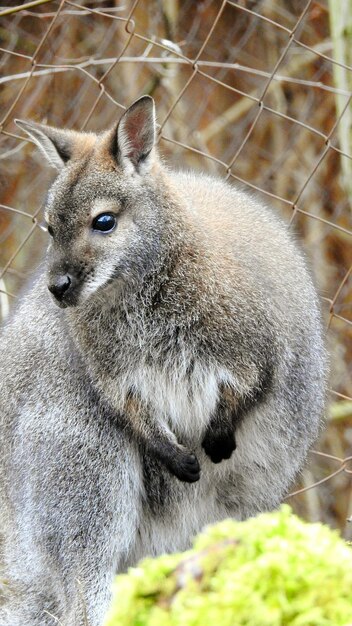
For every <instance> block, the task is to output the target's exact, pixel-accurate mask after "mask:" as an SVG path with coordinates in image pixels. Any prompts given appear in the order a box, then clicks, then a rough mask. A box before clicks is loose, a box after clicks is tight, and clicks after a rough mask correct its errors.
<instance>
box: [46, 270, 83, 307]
mask: <svg viewBox="0 0 352 626" xmlns="http://www.w3.org/2000/svg"><path fill="white" fill-rule="evenodd" d="M79 286H80V285H79V282H78V280H77V278H76V277H75V276H74V274H73V273H71V272H70V273H66V274H59V273H58V274H52V273H50V277H49V284H48V289H49V291H50V293H52V295H53V296H54V299H55V303H56V304H58V306H60V307H62V308H64V307H67V306H76V305H77V303H78V292H79Z"/></svg>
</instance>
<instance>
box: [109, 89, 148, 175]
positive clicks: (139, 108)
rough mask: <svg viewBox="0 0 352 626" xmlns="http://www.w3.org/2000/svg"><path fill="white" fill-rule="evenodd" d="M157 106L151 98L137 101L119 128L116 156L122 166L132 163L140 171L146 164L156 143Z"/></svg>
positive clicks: (124, 115)
mask: <svg viewBox="0 0 352 626" xmlns="http://www.w3.org/2000/svg"><path fill="white" fill-rule="evenodd" d="M155 125H156V119H155V104H154V100H153V98H151V96H142V98H139V100H136V102H134V103H133V104H132V105H131V106H130V107H129V108H128V109H127V111H125V113H124V114H123V116H122V117H121V119H120V121H119V123H118V126H117V137H116V148H117V154H116V155H115V156H116V158H117V159H118V161H119V162H120V164H121V165H122V166H123V165H126V162H127V163H128V162H130V163H132V165H133V166H134V168H135V169H138V168H139V166H140V165H141V163H146V162H147V161H148V157H149V155H150V153H151V151H152V149H153V146H154V143H155Z"/></svg>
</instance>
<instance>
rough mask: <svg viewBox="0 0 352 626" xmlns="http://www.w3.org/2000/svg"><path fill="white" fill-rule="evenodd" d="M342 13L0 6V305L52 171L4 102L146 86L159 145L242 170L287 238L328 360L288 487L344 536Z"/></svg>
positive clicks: (208, 0)
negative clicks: (318, 305) (317, 303)
mask: <svg viewBox="0 0 352 626" xmlns="http://www.w3.org/2000/svg"><path fill="white" fill-rule="evenodd" d="M351 15H352V3H351V0H336V1H335V0H330V3H329V2H325V1H324V0H322V1H320V2H318V1H314V0H308V1H307V0H296V1H295V2H291V1H290V0H239V1H238V2H232V1H230V0H224V1H221V0H200V1H197V2H194V1H191V0H149V1H143V0H135V1H133V2H131V1H128V0H126V2H123V1H121V2H120V1H119V0H115V2H114V1H113V0H86V1H85V2H83V1H82V2H81V3H78V2H73V1H71V0H60V1H59V0H34V1H32V2H27V3H21V4H20V5H17V4H16V3H15V2H9V3H8V5H7V6H4V7H3V8H2V9H0V18H1V22H0V42H1V47H0V53H1V57H0V67H1V76H0V86H1V92H0V102H1V109H0V111H1V114H0V141H1V148H0V161H1V174H0V177H1V178H0V179H1V190H2V199H1V204H0V241H1V249H0V308H1V315H2V317H6V316H7V314H8V313H9V311H10V309H11V308H12V306H13V305H14V304H15V302H16V298H18V297H20V295H19V294H20V292H21V289H22V287H23V285H25V284H26V283H27V282H28V280H30V279H31V276H33V274H34V273H35V272H36V270H37V268H38V266H39V265H40V263H41V258H42V254H43V250H44V248H45V243H46V237H47V235H46V232H45V228H43V226H42V224H41V220H42V213H41V206H42V202H43V197H44V194H45V190H46V188H47V186H48V184H49V183H50V180H51V179H52V178H51V177H52V173H51V170H50V169H49V168H47V167H44V168H43V163H42V157H41V156H40V154H38V152H37V150H36V149H35V148H34V146H33V144H32V143H31V142H30V141H29V140H28V138H26V137H23V136H21V135H19V134H18V130H17V128H16V126H15V125H14V122H13V120H14V118H16V117H18V118H24V119H32V120H36V121H42V122H45V123H49V124H51V125H57V126H61V127H63V126H65V127H68V128H75V129H77V130H87V131H89V130H94V131H100V130H104V129H106V128H107V127H108V126H109V125H112V124H114V123H116V121H117V119H118V118H119V116H120V115H121V113H122V112H123V111H124V110H125V108H126V107H127V106H128V105H129V104H130V103H131V102H132V101H133V100H134V99H136V98H137V97H139V96H140V95H142V94H150V95H152V96H153V97H154V98H155V99H156V102H157V111H158V119H159V134H158V142H159V144H160V150H161V152H162V154H163V155H165V158H166V159H167V160H168V161H169V162H170V163H171V164H172V165H174V166H175V167H192V168H194V169H198V170H206V171H208V172H210V173H213V174H216V175H219V176H222V177H224V178H225V179H227V180H229V181H230V182H233V183H234V184H241V185H244V186H245V187H247V188H248V190H249V191H250V192H251V193H256V194H259V195H260V196H261V197H262V200H263V202H265V203H270V204H272V205H274V206H275V207H276V209H277V210H278V211H279V212H281V213H282V214H283V215H284V217H285V218H286V219H287V221H288V223H289V227H290V228H293V229H294V230H295V231H296V232H297V234H298V237H299V238H300V239H301V240H302V245H303V247H304V248H305V250H306V252H307V255H308V257H309V259H310V262H311V265H312V269H313V271H314V274H315V277H316V282H317V285H318V288H319V291H320V294H321V299H322V307H323V310H324V314H325V321H326V328H327V341H328V345H329V349H330V352H331V355H332V356H331V364H332V367H331V370H332V371H331V385H330V386H331V389H330V399H329V408H328V425H327V429H326V431H325V433H324V435H323V437H322V439H321V441H320V442H319V444H318V449H317V450H315V451H314V452H312V453H311V458H310V462H309V464H308V466H307V468H306V469H305V471H304V472H303V474H302V477H301V485H298V486H297V489H296V491H295V492H294V497H290V503H291V504H292V505H293V506H294V508H295V509H296V511H297V512H299V513H300V514H301V515H303V516H305V517H306V518H308V519H310V520H321V521H324V522H327V523H330V524H331V525H333V526H336V527H339V528H340V529H341V530H342V532H343V533H344V536H345V537H347V538H351V537H352V530H351V527H350V526H349V524H348V518H349V516H350V515H351V514H352V498H351V481H350V474H351V473H352V377H351V366H350V363H351V356H352V294H351V284H352V246H351V242H352V240H351V236H352V227H351V201H352V160H351V159H352V156H351V155H352V107H351V99H352V53H351V51H350V49H351V44H352V17H351ZM288 306H289V303H288ZM351 526H352V524H351Z"/></svg>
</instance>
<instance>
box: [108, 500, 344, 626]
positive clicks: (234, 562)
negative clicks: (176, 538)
mask: <svg viewBox="0 0 352 626" xmlns="http://www.w3.org/2000/svg"><path fill="white" fill-rule="evenodd" d="M351 563H352V550H351V548H350V546H348V545H347V544H346V543H345V542H344V541H343V540H342V539H341V538H340V537H339V536H338V534H337V533H336V532H334V531H332V530H330V529H329V528H327V527H326V526H323V525H322V524H309V523H305V522H303V521H302V520H301V519H299V518H298V517H296V516H295V515H293V513H292V512H291V509H290V508H289V507H288V506H287V505H284V506H283V507H282V508H281V509H280V510H279V511H277V512H274V513H265V514H262V515H259V516H258V517H257V518H253V519H249V520H247V521H245V522H236V521H233V520H225V521H223V522H221V523H219V524H217V525H215V526H212V527H209V528H207V529H206V530H205V531H204V532H203V533H202V534H201V535H199V536H198V537H197V538H196V540H195V542H194V547H193V549H192V550H189V551H188V552H185V553H182V554H172V555H165V556H161V557H159V558H156V559H152V558H148V559H145V560H144V561H142V562H141V563H140V565H139V566H138V567H136V568H133V569H131V570H130V571H129V572H128V574H125V575H120V576H118V577H117V578H116V582H115V584H114V589H113V601H112V605H111V608H110V611H109V613H108V616H107V619H106V622H105V626H207V625H213V624H218V625H221V626H237V625H238V626H352V567H351Z"/></svg>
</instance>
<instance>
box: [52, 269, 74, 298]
mask: <svg viewBox="0 0 352 626" xmlns="http://www.w3.org/2000/svg"><path fill="white" fill-rule="evenodd" d="M71 283H72V280H71V278H70V276H69V275H68V274H66V275H64V276H58V277H57V279H56V280H55V282H54V283H52V284H51V285H49V286H48V289H49V291H51V293H52V294H53V296H55V298H56V299H57V300H62V298H63V297H64V295H65V293H66V292H67V291H68V289H69V288H70V286H71Z"/></svg>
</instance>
